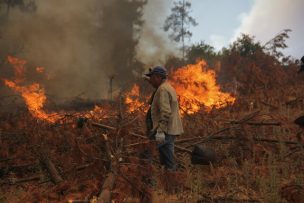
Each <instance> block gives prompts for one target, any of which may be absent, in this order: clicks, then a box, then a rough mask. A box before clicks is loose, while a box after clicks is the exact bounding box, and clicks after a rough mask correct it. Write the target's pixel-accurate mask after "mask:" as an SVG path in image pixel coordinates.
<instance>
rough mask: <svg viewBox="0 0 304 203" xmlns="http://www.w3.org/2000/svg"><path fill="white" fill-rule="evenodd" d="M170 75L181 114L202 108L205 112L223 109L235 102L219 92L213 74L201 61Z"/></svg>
mask: <svg viewBox="0 0 304 203" xmlns="http://www.w3.org/2000/svg"><path fill="white" fill-rule="evenodd" d="M171 75H172V79H171V80H170V82H171V84H172V85H173V86H174V87H175V89H176V92H177V95H178V97H179V103H180V108H181V109H182V113H183V112H186V113H187V114H194V113H196V112H198V111H199V110H200V109H201V107H202V106H204V107H206V109H207V110H211V109H212V108H223V107H225V106H227V105H228V104H233V103H234V101H235V98H234V97H233V96H231V95H230V94H229V93H224V92H221V90H220V87H219V86H218V85H217V84H216V78H215V77H216V74H215V72H214V71H213V70H207V69H206V62H205V61H203V60H201V61H199V62H197V63H196V64H193V65H192V64H190V65H186V66H185V67H182V68H180V69H178V70H176V71H175V72H173V73H172V74H171Z"/></svg>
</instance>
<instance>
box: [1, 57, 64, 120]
mask: <svg viewBox="0 0 304 203" xmlns="http://www.w3.org/2000/svg"><path fill="white" fill-rule="evenodd" d="M7 59H8V62H9V63H10V64H11V65H13V68H14V71H15V79H14V80H8V79H3V81H4V84H5V85H6V86H8V87H9V88H11V89H13V90H14V91H16V92H18V93H20V94H21V96H22V97H23V99H24V101H25V103H26V105H27V108H28V110H29V112H30V113H31V114H32V115H33V116H34V117H37V118H39V119H43V120H47V121H49V122H55V121H56V120H57V119H58V118H59V116H58V115H57V114H49V113H46V112H45V111H44V110H43V106H44V104H45V102H46V99H47V98H46V96H45V90H44V88H42V87H40V85H39V84H38V83H34V84H31V85H21V84H20V83H22V82H23V81H24V72H25V67H24V65H25V64H26V61H24V60H20V59H18V58H15V57H12V56H8V58H7Z"/></svg>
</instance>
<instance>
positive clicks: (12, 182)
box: [0, 175, 41, 185]
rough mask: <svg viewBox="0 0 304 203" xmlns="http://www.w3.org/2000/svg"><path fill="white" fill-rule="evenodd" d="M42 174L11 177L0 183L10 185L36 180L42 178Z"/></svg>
mask: <svg viewBox="0 0 304 203" xmlns="http://www.w3.org/2000/svg"><path fill="white" fill-rule="evenodd" d="M40 179H41V175H35V176H32V177H27V178H19V179H17V178H10V179H9V180H8V181H2V182H0V185H4V184H10V185H16V184H18V183H25V182H30V181H35V180H40Z"/></svg>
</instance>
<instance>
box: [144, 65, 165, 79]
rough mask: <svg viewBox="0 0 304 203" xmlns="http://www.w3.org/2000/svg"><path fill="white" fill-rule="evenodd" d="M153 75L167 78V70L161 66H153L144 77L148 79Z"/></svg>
mask: <svg viewBox="0 0 304 203" xmlns="http://www.w3.org/2000/svg"><path fill="white" fill-rule="evenodd" d="M153 74H159V75H162V76H167V70H166V69H165V68H164V67H162V66H155V67H154V68H152V69H151V68H150V69H149V73H146V74H145V75H146V76H148V77H151V75H153Z"/></svg>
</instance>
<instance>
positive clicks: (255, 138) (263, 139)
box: [253, 137, 304, 147]
mask: <svg viewBox="0 0 304 203" xmlns="http://www.w3.org/2000/svg"><path fill="white" fill-rule="evenodd" d="M253 140H254V141H259V142H269V143H284V144H295V145H299V146H302V147H304V144H302V143H300V142H294V141H284V140H273V139H265V138H257V137H254V138H253Z"/></svg>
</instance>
